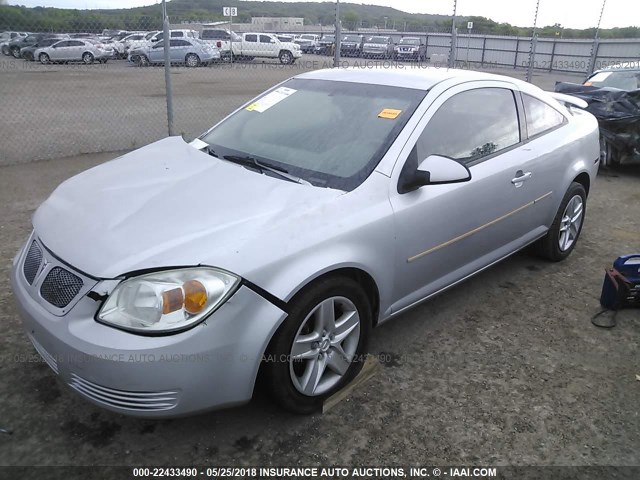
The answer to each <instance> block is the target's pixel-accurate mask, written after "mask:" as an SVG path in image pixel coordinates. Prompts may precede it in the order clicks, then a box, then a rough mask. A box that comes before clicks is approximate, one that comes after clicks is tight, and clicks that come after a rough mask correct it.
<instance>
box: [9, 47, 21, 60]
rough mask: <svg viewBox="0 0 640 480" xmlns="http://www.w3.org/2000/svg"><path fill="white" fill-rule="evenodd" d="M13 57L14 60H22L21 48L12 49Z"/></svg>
mask: <svg viewBox="0 0 640 480" xmlns="http://www.w3.org/2000/svg"><path fill="white" fill-rule="evenodd" d="M11 55H13V56H14V58H20V49H19V48H15V47H14V48H12V49H11Z"/></svg>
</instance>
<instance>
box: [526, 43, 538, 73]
mask: <svg viewBox="0 0 640 480" xmlns="http://www.w3.org/2000/svg"><path fill="white" fill-rule="evenodd" d="M537 43H538V35H536V34H534V35H533V37H531V50H530V51H529V66H528V67H527V77H526V80H527V82H529V83H531V77H532V76H533V64H534V62H535V59H536V44H537Z"/></svg>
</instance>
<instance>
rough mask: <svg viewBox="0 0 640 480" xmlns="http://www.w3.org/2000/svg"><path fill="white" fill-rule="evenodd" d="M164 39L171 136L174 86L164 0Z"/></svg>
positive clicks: (168, 117) (164, 1) (170, 132)
mask: <svg viewBox="0 0 640 480" xmlns="http://www.w3.org/2000/svg"><path fill="white" fill-rule="evenodd" d="M162 32H163V34H162V39H163V40H164V86H165V91H166V92H165V93H166V95H165V96H166V97H167V129H168V131H169V136H172V135H173V88H172V85H171V60H170V57H169V46H170V45H169V42H170V35H169V17H168V16H167V2H166V0H162Z"/></svg>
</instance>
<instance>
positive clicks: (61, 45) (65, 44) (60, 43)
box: [56, 42, 71, 48]
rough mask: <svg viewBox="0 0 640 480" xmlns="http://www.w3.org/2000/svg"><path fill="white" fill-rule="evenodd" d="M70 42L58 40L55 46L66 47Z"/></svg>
mask: <svg viewBox="0 0 640 480" xmlns="http://www.w3.org/2000/svg"><path fill="white" fill-rule="evenodd" d="M70 43H71V42H58V43H56V48H61V47H68V46H69V44H70Z"/></svg>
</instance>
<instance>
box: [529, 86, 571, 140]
mask: <svg viewBox="0 0 640 480" xmlns="http://www.w3.org/2000/svg"><path fill="white" fill-rule="evenodd" d="M522 101H523V103H524V113H525V117H526V119H527V133H528V135H529V137H535V136H536V135H540V134H541V133H544V132H547V131H549V130H553V129H554V128H557V127H559V126H560V125H562V124H563V123H564V122H565V121H566V119H565V117H564V115H562V114H561V113H560V112H559V111H558V110H556V109H555V108H553V107H552V106H551V105H548V104H546V103H545V102H543V101H542V100H539V99H537V98H535V97H532V96H531V95H527V94H526V93H523V94H522Z"/></svg>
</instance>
